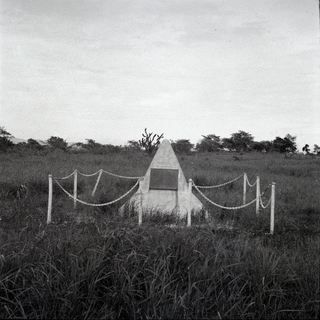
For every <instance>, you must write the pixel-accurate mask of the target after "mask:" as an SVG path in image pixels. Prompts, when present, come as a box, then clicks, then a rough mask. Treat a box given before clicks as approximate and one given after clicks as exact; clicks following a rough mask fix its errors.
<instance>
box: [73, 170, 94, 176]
mask: <svg viewBox="0 0 320 320" xmlns="http://www.w3.org/2000/svg"><path fill="white" fill-rule="evenodd" d="M77 172H78V173H79V174H80V175H81V176H84V177H93V176H96V175H97V174H98V173H99V172H100V170H98V171H97V172H94V173H82V172H80V171H79V170H77Z"/></svg>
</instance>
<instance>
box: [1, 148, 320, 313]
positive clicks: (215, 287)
mask: <svg viewBox="0 0 320 320" xmlns="http://www.w3.org/2000/svg"><path fill="white" fill-rule="evenodd" d="M150 160H151V159H150V158H148V157H146V156H145V155H143V154H139V153H138V154H132V153H124V154H115V155H110V156H99V155H86V154H82V155H74V154H64V153H59V152H56V153H51V154H48V155H46V156H32V155H29V156H25V155H18V154H6V155H0V163H1V167H0V201H1V208H0V219H1V220H0V318H71V319H73V318H74V319H79V318H85V319H91V318H119V317H122V318H157V319H158V318H216V319H220V318H247V319H257V318H263V319H264V318H270V319H282V318H284V319H306V318H312V319H318V318H319V315H320V311H319V306H320V292H319V287H320V279H319V277H320V276H319V275H320V254H319V252H320V234H319V230H320V197H319V190H320V181H319V177H320V161H319V160H318V159H304V158H302V157H301V158H299V157H297V158H295V159H284V158H283V157H282V156H279V155H262V154H255V153H251V154H245V155H243V156H242V158H241V160H240V161H234V159H233V157H232V155H231V154H199V155H190V156H181V157H180V159H179V160H180V163H181V165H182V167H183V170H184V173H185V175H186V177H187V178H189V177H192V178H193V179H194V181H196V182H197V183H198V184H211V183H220V182H224V181H226V180H229V179H232V178H234V177H236V176H238V175H240V174H241V173H243V172H244V171H245V172H247V173H248V176H249V179H250V181H251V182H252V181H253V179H254V177H255V176H256V175H257V174H259V175H260V176H261V181H262V190H264V189H267V185H268V184H269V183H271V182H272V181H275V182H276V183H277V189H276V229H275V235H274V236H272V237H271V236H270V235H268V234H266V233H267V232H268V224H269V211H268V210H266V211H262V212H261V215H260V216H259V217H256V216H255V213H254V208H249V209H248V210H241V211H237V212H231V213H230V212H228V211H225V210H220V209H216V208H212V207H210V206H207V207H206V208H207V209H208V212H209V219H208V220H206V221H204V220H203V219H201V218H197V217H194V218H193V226H192V227H191V228H188V229H187V228H185V227H183V225H185V221H181V222H179V224H178V227H172V226H170V227H169V226H168V225H170V224H171V223H172V222H173V221H172V217H154V218H149V219H148V218H146V219H144V223H143V225H142V227H140V228H139V227H138V226H137V217H136V216H135V215H134V214H126V215H125V216H120V215H119V214H118V211H117V209H118V206H114V207H111V208H105V209H96V210H93V209H88V208H84V207H82V206H80V207H79V208H78V210H77V211H74V210H73V209H72V203H71V202H70V200H67V199H66V197H65V196H64V195H63V194H62V193H61V192H58V190H57V188H56V187H55V190H54V203H53V208H54V210H53V221H54V223H53V224H52V225H50V226H46V224H45V221H46V206H47V174H48V173H53V174H54V175H55V176H63V175H66V174H68V173H70V172H71V171H72V170H73V169H74V168H78V169H80V170H82V171H84V172H94V171H96V170H98V169H100V168H104V169H106V170H110V171H113V172H117V173H120V174H125V175H143V174H144V172H145V170H146V169H147V166H148V164H149V162H150ZM94 183H95V179H94V178H87V179H82V180H80V181H79V190H80V196H81V197H82V198H83V199H90V196H89V193H90V190H92V187H93V185H94ZM132 183H133V182H125V181H121V180H119V179H115V178H110V177H107V176H106V177H103V180H102V181H101V184H100V186H99V192H98V193H97V195H96V199H94V201H95V202H102V201H107V200H112V199H114V198H116V197H117V196H118V195H120V194H121V193H123V192H125V191H126V190H128V188H129V187H130V186H131V185H132ZM21 184H25V185H26V187H27V190H28V191H27V194H26V195H25V196H19V195H18V194H17V192H16V190H17V188H18V187H19V185H21ZM64 186H65V187H66V188H68V190H72V181H66V182H64ZM268 192H269V190H266V197H265V199H264V200H267V199H268ZM206 194H207V195H208V197H209V198H211V199H213V200H215V201H216V202H218V203H220V204H224V205H236V204H239V203H241V198H242V183H241V182H236V183H234V184H232V185H231V186H229V187H227V188H224V189H222V190H218V191H217V190H215V191H214V192H213V191H212V192H207V193H206ZM253 198H254V190H251V191H249V193H248V199H253ZM91 200H92V199H91ZM203 202H204V201H203ZM204 203H205V202H204ZM230 224H231V225H232V226H233V228H232V229H228V228H223V227H222V228H220V227H218V226H227V225H230Z"/></svg>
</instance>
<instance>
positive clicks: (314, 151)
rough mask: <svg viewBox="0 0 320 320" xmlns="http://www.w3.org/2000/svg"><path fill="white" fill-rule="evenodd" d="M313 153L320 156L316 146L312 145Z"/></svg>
mask: <svg viewBox="0 0 320 320" xmlns="http://www.w3.org/2000/svg"><path fill="white" fill-rule="evenodd" d="M313 153H315V154H320V147H319V146H318V145H317V144H314V145H313Z"/></svg>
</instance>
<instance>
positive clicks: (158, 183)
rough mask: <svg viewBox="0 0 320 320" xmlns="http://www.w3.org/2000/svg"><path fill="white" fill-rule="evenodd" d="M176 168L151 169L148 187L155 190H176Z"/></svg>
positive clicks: (177, 172) (177, 173) (177, 171)
mask: <svg viewBox="0 0 320 320" xmlns="http://www.w3.org/2000/svg"><path fill="white" fill-rule="evenodd" d="M178 175H179V170H177V169H154V168H152V169H151V172H150V187H149V188H150V189H156V190H178Z"/></svg>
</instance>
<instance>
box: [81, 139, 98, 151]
mask: <svg viewBox="0 0 320 320" xmlns="http://www.w3.org/2000/svg"><path fill="white" fill-rule="evenodd" d="M86 140H87V143H86V144H84V145H83V146H84V147H85V148H87V149H89V150H93V149H97V148H101V147H102V144H100V143H98V142H96V141H95V140H93V139H86Z"/></svg>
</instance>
